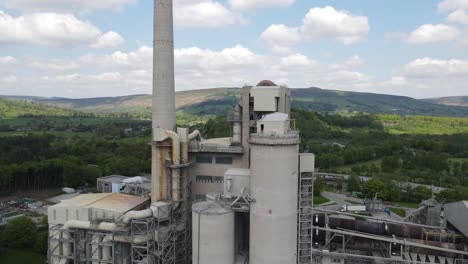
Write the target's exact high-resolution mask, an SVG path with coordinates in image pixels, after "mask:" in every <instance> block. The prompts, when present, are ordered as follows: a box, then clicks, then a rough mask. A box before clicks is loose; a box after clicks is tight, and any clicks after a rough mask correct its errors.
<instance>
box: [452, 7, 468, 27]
mask: <svg viewBox="0 0 468 264" xmlns="http://www.w3.org/2000/svg"><path fill="white" fill-rule="evenodd" d="M447 20H448V21H450V22H453V23H460V24H468V13H467V11H466V10H463V9H457V10H455V11H454V12H452V13H450V14H449V15H448V17H447Z"/></svg>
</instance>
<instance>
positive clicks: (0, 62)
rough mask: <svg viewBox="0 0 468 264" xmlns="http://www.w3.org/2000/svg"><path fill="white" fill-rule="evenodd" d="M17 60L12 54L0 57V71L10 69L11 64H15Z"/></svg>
mask: <svg viewBox="0 0 468 264" xmlns="http://www.w3.org/2000/svg"><path fill="white" fill-rule="evenodd" d="M17 63H18V60H17V59H16V58H14V57H12V56H5V57H0V71H3V70H10V69H11V66H13V65H16V64H17Z"/></svg>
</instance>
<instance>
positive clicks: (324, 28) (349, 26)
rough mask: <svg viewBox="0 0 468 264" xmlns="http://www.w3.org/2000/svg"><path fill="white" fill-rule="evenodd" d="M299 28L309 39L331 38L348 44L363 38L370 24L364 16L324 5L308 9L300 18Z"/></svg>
mask: <svg viewBox="0 0 468 264" xmlns="http://www.w3.org/2000/svg"><path fill="white" fill-rule="evenodd" d="M300 30H301V32H302V34H303V35H304V36H305V37H306V38H309V39H316V38H331V39H335V40H337V41H339V42H341V43H343V44H345V45H350V44H354V43H356V42H358V41H361V40H362V39H363V38H365V37H366V36H367V34H368V33H369V30H370V26H369V21H368V18H367V17H365V16H358V15H353V14H351V13H350V12H348V11H345V10H336V9H335V8H333V7H331V6H326V7H324V8H319V7H316V8H312V9H310V10H309V12H308V13H307V15H306V16H305V17H304V19H303V20H302V26H301V27H300Z"/></svg>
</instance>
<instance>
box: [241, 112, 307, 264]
mask: <svg viewBox="0 0 468 264" xmlns="http://www.w3.org/2000/svg"><path fill="white" fill-rule="evenodd" d="M258 126H259V128H260V127H261V128H260V129H258V130H257V131H259V132H260V133H258V134H252V135H251V137H250V144H251V146H250V147H251V168H250V171H251V178H250V192H251V195H252V197H253V199H254V202H253V203H252V204H251V207H250V253H249V263H250V264H280V263H281V264H284V263H296V255H297V193H298V164H299V160H298V150H299V149H298V144H299V135H298V134H297V133H294V132H292V131H290V130H289V118H288V115H287V114H282V113H275V114H270V115H266V116H265V117H264V118H263V119H261V120H260V121H259V122H258Z"/></svg>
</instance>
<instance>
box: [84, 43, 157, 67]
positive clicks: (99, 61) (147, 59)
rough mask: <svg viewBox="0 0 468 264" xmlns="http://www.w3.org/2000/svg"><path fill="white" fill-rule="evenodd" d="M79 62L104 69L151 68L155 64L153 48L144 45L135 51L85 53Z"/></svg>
mask: <svg viewBox="0 0 468 264" xmlns="http://www.w3.org/2000/svg"><path fill="white" fill-rule="evenodd" d="M78 63H80V64H84V65H86V66H90V65H95V66H98V67H100V68H103V69H135V68H140V69H148V70H149V69H150V68H151V67H152V65H153V48H151V47H148V46H142V47H140V48H138V49H137V50H135V51H131V52H122V51H116V52H114V53H112V54H108V55H99V56H97V55H91V54H89V55H85V56H81V57H80V58H79V59H78Z"/></svg>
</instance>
